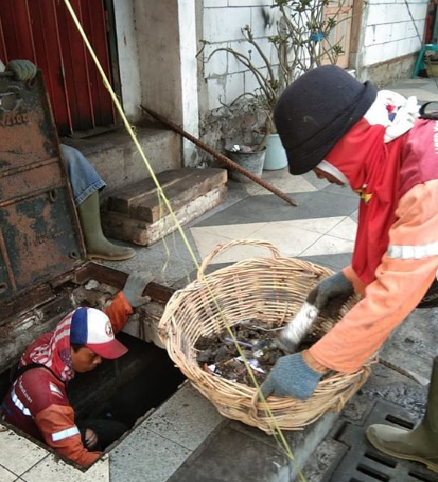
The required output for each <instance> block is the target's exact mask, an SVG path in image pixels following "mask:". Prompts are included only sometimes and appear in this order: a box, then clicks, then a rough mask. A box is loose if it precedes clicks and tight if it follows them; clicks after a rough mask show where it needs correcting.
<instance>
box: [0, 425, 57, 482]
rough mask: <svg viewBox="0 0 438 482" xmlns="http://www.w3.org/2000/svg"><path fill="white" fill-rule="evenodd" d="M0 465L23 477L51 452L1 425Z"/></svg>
mask: <svg viewBox="0 0 438 482" xmlns="http://www.w3.org/2000/svg"><path fill="white" fill-rule="evenodd" d="M0 447H1V450H0V465H2V466H3V467H5V468H6V469H7V470H9V471H10V472H12V473H14V474H17V477H18V476H21V475H22V474H23V473H24V472H26V471H27V470H29V469H30V468H31V467H33V466H34V465H35V464H37V463H38V462H40V461H41V460H43V459H44V458H46V457H47V455H48V454H49V452H48V451H47V450H45V449H43V448H41V447H39V446H38V445H36V444H34V443H33V442H31V441H29V440H27V439H26V438H24V437H20V436H19V435H17V434H16V433H15V432H13V431H12V430H8V429H7V428H6V427H4V426H3V425H0Z"/></svg>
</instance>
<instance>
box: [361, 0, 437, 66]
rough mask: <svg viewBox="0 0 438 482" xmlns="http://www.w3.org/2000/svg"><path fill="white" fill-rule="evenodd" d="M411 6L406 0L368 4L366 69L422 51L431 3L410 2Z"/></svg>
mask: <svg viewBox="0 0 438 482" xmlns="http://www.w3.org/2000/svg"><path fill="white" fill-rule="evenodd" d="M407 3H408V6H409V9H408V7H407V6H406V4H405V2H404V0H369V1H368V6H367V7H366V9H365V12H364V16H363V28H364V32H363V47H362V55H361V57H362V59H361V63H362V67H369V66H371V65H374V64H378V63H381V62H386V61H388V60H391V59H394V58H398V57H403V56H405V55H409V54H412V53H414V52H417V51H418V50H419V49H420V47H421V44H422V41H423V30H424V20H425V17H426V9H427V0H408V2H407ZM409 11H410V13H411V15H412V18H413V19H412V18H411V15H410V13H409ZM417 30H418V32H417Z"/></svg>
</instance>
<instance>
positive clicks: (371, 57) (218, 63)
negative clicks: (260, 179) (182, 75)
mask: <svg viewBox="0 0 438 482" xmlns="http://www.w3.org/2000/svg"><path fill="white" fill-rule="evenodd" d="M354 3H355V4H356V3H360V0H355V2H354ZM407 3H408V5H409V10H410V11H409V10H408V7H407V6H406V4H405V1H404V0H369V1H367V2H364V7H363V11H362V12H361V21H360V24H359V25H358V26H356V27H355V28H358V29H359V31H360V32H359V33H358V32H352V33H355V34H356V35H359V40H358V42H357V50H356V51H355V52H353V55H352V56H351V63H350V67H351V68H354V69H356V72H357V75H358V77H366V78H371V80H373V79H372V73H373V72H377V70H376V69H375V68H374V67H375V66H380V65H381V64H382V63H387V62H392V65H393V66H394V59H401V62H403V61H404V60H405V59H406V57H409V63H408V65H409V68H410V66H411V64H412V63H413V59H414V56H415V54H416V52H418V50H419V49H420V46H421V42H422V37H423V29H424V19H425V16H426V7H427V0H408V2H407ZM272 4H273V2H272V1H270V0H204V12H203V38H204V39H205V40H207V41H209V42H211V43H212V45H211V46H208V47H207V49H206V53H207V54H208V52H209V51H212V50H213V49H214V48H217V47H221V46H228V47H232V48H234V49H237V50H242V51H245V50H247V48H248V47H247V46H248V44H245V42H242V34H241V31H240V29H241V28H242V27H243V26H245V25H246V24H248V25H250V26H251V28H252V29H253V31H254V36H255V37H258V38H265V40H262V42H261V43H262V44H264V45H265V48H266V53H267V54H268V55H272V52H271V51H270V49H271V47H270V46H269V44H268V41H267V36H268V35H271V34H272V33H274V28H273V27H275V25H272V24H274V18H273V15H274V13H275V11H276V10H275V9H270V8H269V6H270V5H272ZM263 10H264V12H265V14H268V15H270V18H269V20H270V21H271V22H272V24H267V22H266V16H264V15H263ZM411 15H412V18H413V19H414V21H413V20H412V18H411ZM417 29H418V33H419V35H418V33H417ZM260 61H261V59H260V57H259V56H257V55H256V54H254V62H255V63H256V64H260ZM370 74H371V77H370ZM387 74H388V75H391V72H390V71H388V73H387ZM393 74H394V77H395V78H397V77H400V76H402V75H401V73H400V72H399V71H397V69H396V68H395V69H393ZM404 74H405V75H406V72H404ZM406 76H407V75H406ZM202 80H203V82H204V84H205V85H203V86H202V87H201V90H200V92H201V107H202V109H203V110H211V109H216V108H219V107H220V106H221V102H224V103H225V104H229V103H230V102H231V101H232V100H233V99H235V98H236V97H237V96H238V95H240V94H241V93H242V92H247V91H251V90H252V89H253V88H255V87H256V84H255V83H254V77H253V75H252V74H251V73H249V72H248V71H245V69H244V68H243V67H242V65H241V64H239V63H238V62H236V61H235V60H234V59H233V58H232V56H231V55H230V54H227V53H223V52H220V53H217V54H215V56H214V57H213V58H212V59H211V60H210V61H209V62H208V63H207V64H206V65H205V67H204V71H203V78H202Z"/></svg>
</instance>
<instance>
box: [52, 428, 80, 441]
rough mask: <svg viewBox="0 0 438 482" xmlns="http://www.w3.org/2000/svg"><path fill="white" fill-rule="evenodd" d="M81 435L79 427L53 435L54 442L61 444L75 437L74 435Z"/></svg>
mask: <svg viewBox="0 0 438 482" xmlns="http://www.w3.org/2000/svg"><path fill="white" fill-rule="evenodd" d="M78 433H79V430H78V427H76V426H74V427H71V428H67V429H66V430H61V431H60V432H55V433H52V440H53V441H54V442H59V440H64V439H65V438H68V437H73V435H77V434H78Z"/></svg>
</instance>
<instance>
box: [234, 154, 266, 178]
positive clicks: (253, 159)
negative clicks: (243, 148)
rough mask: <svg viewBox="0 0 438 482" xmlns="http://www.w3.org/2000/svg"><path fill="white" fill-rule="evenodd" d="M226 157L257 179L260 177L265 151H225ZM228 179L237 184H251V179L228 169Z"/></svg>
mask: <svg viewBox="0 0 438 482" xmlns="http://www.w3.org/2000/svg"><path fill="white" fill-rule="evenodd" d="M225 152H226V156H227V157H229V158H230V159H231V160H232V161H234V162H235V163H236V164H239V166H241V167H243V168H244V169H247V170H248V171H250V172H251V173H252V174H254V175H255V176H257V177H262V172H263V164H264V162H265V155H266V149H263V150H262V151H254V152H233V151H230V150H228V149H225ZM230 178H231V179H233V180H234V181H239V182H252V181H251V179H249V178H248V177H246V176H244V175H243V174H241V173H240V172H237V171H235V170H234V169H230Z"/></svg>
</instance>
